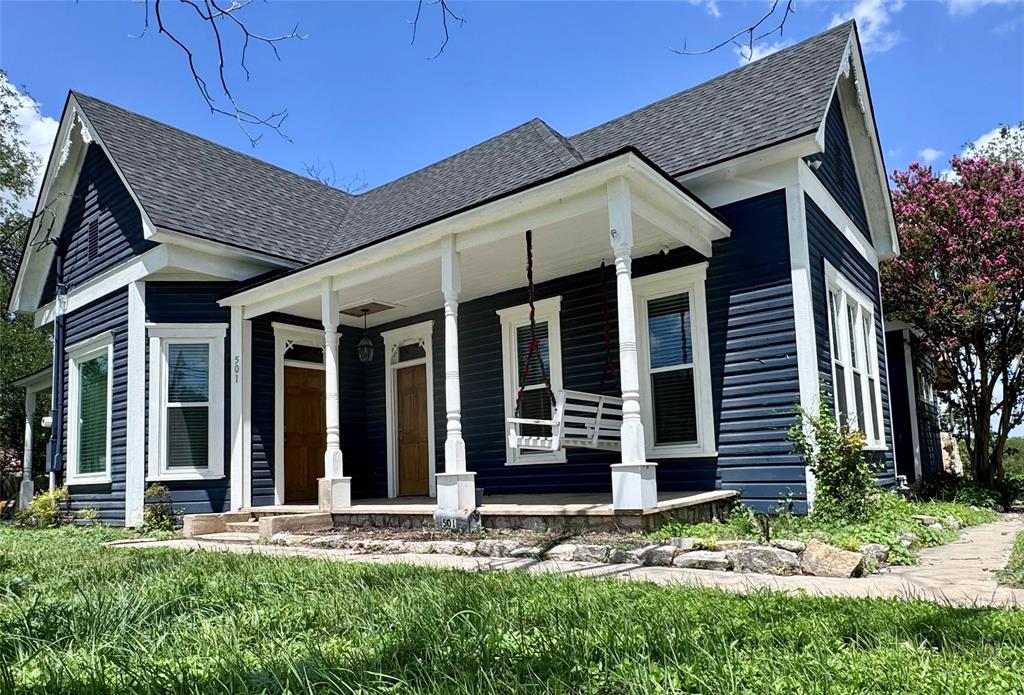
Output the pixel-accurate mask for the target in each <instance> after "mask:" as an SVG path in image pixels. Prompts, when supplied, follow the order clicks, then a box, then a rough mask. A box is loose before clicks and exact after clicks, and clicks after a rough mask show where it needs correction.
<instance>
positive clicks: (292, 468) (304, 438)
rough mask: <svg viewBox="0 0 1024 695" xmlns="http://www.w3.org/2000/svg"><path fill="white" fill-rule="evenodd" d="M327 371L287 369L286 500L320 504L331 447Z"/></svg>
mask: <svg viewBox="0 0 1024 695" xmlns="http://www.w3.org/2000/svg"><path fill="white" fill-rule="evenodd" d="M325 410H326V409H325V390H324V370H323V369H306V368H304V367H285V368H284V501H285V503H296V502H309V503H314V504H315V503H316V499H317V479H319V478H322V477H323V474H324V451H325V450H326V448H327V434H326V433H327V423H326V415H325Z"/></svg>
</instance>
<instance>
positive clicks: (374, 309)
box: [341, 300, 398, 318]
mask: <svg viewBox="0 0 1024 695" xmlns="http://www.w3.org/2000/svg"><path fill="white" fill-rule="evenodd" d="M397 307H398V305H397V304H388V303H386V302H379V301H376V300H370V301H368V302H365V303H363V304H359V305H357V306H352V307H348V308H347V309H342V310H341V313H343V314H345V315H346V316H355V317H356V318H361V317H362V316H364V315H365V316H369V315H370V314H378V313H380V312H382V311H387V310H388V309H396V308H397Z"/></svg>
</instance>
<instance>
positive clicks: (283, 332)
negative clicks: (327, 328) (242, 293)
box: [243, 312, 341, 504]
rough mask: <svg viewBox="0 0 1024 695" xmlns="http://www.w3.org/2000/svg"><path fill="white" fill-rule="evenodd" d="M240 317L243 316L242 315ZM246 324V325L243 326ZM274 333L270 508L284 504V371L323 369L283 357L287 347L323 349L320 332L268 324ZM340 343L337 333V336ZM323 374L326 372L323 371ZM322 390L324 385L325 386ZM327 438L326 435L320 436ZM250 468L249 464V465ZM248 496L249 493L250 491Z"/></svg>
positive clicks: (322, 333) (281, 324) (316, 329)
mask: <svg viewBox="0 0 1024 695" xmlns="http://www.w3.org/2000/svg"><path fill="white" fill-rule="evenodd" d="M243 315H244V312H243ZM247 323H248V322H247ZM270 325H271V327H272V328H273V329H274V504H285V499H284V368H285V366H294V367H299V368H302V369H316V368H317V367H318V366H319V368H320V369H324V364H323V362H321V363H320V365H317V364H316V363H315V362H304V363H301V364H299V363H298V362H296V363H294V364H291V365H286V364H285V361H286V360H285V359H284V353H285V352H287V349H288V348H287V345H288V343H289V342H290V343H295V344H297V345H306V346H309V347H315V348H320V349H321V350H322V349H323V348H324V343H325V340H326V337H325V335H324V331H323V329H319V328H308V327H306V326H293V325H291V324H288V323H280V322H278V321H274V322H272V323H271V324H270ZM338 339H339V340H340V339H341V333H340V332H339V333H338ZM325 371H326V370H325ZM325 386H326V384H325ZM324 395H325V397H326V394H324ZM324 436H325V437H326V436H327V433H326V432H325V433H324ZM250 467H251V463H250ZM249 494H250V496H251V494H252V492H251V491H250V493H249Z"/></svg>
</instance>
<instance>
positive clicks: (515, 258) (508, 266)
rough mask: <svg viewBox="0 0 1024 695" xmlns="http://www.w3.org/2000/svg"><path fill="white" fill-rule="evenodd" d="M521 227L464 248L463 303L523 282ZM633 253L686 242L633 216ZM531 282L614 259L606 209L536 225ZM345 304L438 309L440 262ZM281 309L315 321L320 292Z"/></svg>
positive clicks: (407, 270) (347, 294)
mask: <svg viewBox="0 0 1024 695" xmlns="http://www.w3.org/2000/svg"><path fill="white" fill-rule="evenodd" d="M525 231H526V228H525V227H524V228H523V233H521V234H517V235H513V236H507V237H503V238H498V239H494V240H491V241H489V242H488V243H486V244H479V245H475V246H470V247H468V248H465V249H464V250H462V251H461V255H462V262H461V270H462V292H461V293H460V295H459V301H460V302H466V301H469V300H472V299H477V298H479V297H486V296H489V295H493V294H497V293H499V292H504V291H507V290H512V289H516V288H519V287H524V286H525V285H526V242H525ZM633 234H634V246H633V256H634V257H635V258H639V257H642V256H648V255H652V254H655V253H658V252H659V251H662V250H664V249H671V248H676V247H679V246H682V245H683V244H682V243H681V242H680V241H679V240H678V239H676V238H674V237H673V236H671V235H670V234H668V233H666V232H665V231H663V230H661V229H660V228H659V227H657V226H655V225H654V224H652V223H651V222H649V221H648V220H646V219H645V218H643V217H641V216H640V215H638V214H636V213H634V214H633ZM533 256H534V281H535V282H538V283H540V282H545V281H548V280H552V279H555V278H559V277H564V276H566V275H572V274H573V273H579V272H583V271H586V270H590V269H593V268H596V267H598V266H599V265H600V264H601V261H602V260H603V261H605V262H608V263H611V262H612V250H611V246H610V245H609V240H608V213H607V210H606V209H605V208H597V209H593V210H589V211H587V212H584V213H582V214H579V215H576V216H574V217H571V218H568V219H564V220H560V221H557V222H554V223H552V224H548V225H544V226H539V227H534V229H533ZM339 295H340V307H341V309H342V310H344V309H347V308H349V307H355V306H360V305H362V304H366V303H367V302H369V301H376V302H381V303H383V304H390V305H393V306H394V307H395V308H393V309H388V310H385V311H381V312H379V313H374V314H371V315H369V316H368V317H367V325H369V326H379V325H383V324H387V323H391V322H393V321H397V320H400V319H404V318H408V317H411V316H416V315H418V314H422V313H424V312H428V311H432V310H435V309H439V308H440V307H441V306H442V305H443V297H442V295H441V261H440V258H439V257H433V258H427V259H425V260H424V261H423V262H421V263H417V264H414V265H411V266H405V267H402V268H401V269H400V270H398V271H396V272H390V273H389V272H387V269H386V267H385V268H383V269H382V274H381V275H379V276H378V277H375V278H372V279H369V280H367V281H366V282H362V283H359V284H357V285H353V286H351V287H348V288H346V289H345V290H344V291H341V292H340V293H339ZM280 311H282V312H285V313H288V314H293V315H295V316H302V317H305V318H309V319H314V320H319V319H320V316H321V313H320V312H321V307H320V297H319V295H318V296H315V297H309V298H306V299H303V300H301V301H297V302H295V303H293V304H290V305H288V306H286V307H283V308H281V309H280ZM341 321H342V324H345V325H351V326H361V325H362V319H361V318H357V317H352V316H346V315H342V317H341Z"/></svg>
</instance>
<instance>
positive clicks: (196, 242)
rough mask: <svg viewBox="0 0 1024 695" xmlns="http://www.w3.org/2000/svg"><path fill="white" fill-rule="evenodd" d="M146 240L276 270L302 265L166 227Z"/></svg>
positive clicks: (151, 234) (152, 233) (158, 228)
mask: <svg viewBox="0 0 1024 695" xmlns="http://www.w3.org/2000/svg"><path fill="white" fill-rule="evenodd" d="M146 238H147V239H149V240H150V241H152V242H155V243H158V244H171V245H174V246H183V247H186V248H190V249H195V250H197V251H201V252H203V253H213V254H215V255H217V256H220V257H225V256H227V257H229V258H237V259H241V260H245V261H249V262H255V263H259V264H262V265H267V266H271V267H274V268H295V267H296V266H298V265H300V264H299V263H296V262H295V261H292V260H289V259H287V258H282V257H280V256H274V255H271V254H268V253H260V252H259V251H253V250H251V249H246V248H242V247H239V246H231V245H230V244H225V243H223V242H220V241H214V240H213V239H207V238H205V237H200V236H196V235H194V234H186V233H185V232H179V231H176V230H173V229H167V228H166V227H156V229H155V231H152V232H151V233H150V234H149V235H148V236H147V237H146Z"/></svg>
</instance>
